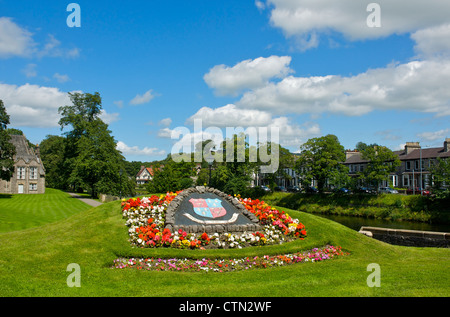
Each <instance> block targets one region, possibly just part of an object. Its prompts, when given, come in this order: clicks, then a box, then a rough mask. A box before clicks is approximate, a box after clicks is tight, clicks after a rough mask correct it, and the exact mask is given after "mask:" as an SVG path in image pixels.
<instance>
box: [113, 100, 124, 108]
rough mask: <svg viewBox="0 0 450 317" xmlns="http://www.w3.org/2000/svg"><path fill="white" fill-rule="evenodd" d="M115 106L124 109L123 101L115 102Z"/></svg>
mask: <svg viewBox="0 0 450 317" xmlns="http://www.w3.org/2000/svg"><path fill="white" fill-rule="evenodd" d="M114 104H115V105H116V106H117V107H118V108H120V109H122V108H123V100H117V101H114Z"/></svg>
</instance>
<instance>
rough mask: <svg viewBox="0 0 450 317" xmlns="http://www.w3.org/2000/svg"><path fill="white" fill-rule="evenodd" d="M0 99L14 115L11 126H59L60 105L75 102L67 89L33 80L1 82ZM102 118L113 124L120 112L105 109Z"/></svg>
mask: <svg viewBox="0 0 450 317" xmlns="http://www.w3.org/2000/svg"><path fill="white" fill-rule="evenodd" d="M0 99H2V100H3V103H4V104H5V107H6V112H7V113H8V115H9V116H10V121H11V124H10V126H11V127H37V128H54V127H59V125H58V121H59V119H60V115H59V113H58V108H59V107H61V106H67V105H71V104H72V102H71V100H70V98H69V96H68V93H67V92H64V91H61V90H59V89H58V88H55V87H44V86H38V85H30V84H25V85H22V86H17V85H8V84H1V83H0ZM100 118H101V119H102V120H103V121H104V122H105V123H107V124H110V123H112V122H115V121H117V120H119V114H118V113H108V112H106V111H105V110H104V109H102V111H101V114H100Z"/></svg>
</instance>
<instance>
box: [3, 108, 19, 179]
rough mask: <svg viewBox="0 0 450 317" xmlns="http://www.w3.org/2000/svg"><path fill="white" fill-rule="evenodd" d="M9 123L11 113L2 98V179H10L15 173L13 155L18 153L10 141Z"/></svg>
mask: <svg viewBox="0 0 450 317" xmlns="http://www.w3.org/2000/svg"><path fill="white" fill-rule="evenodd" d="M8 124H9V115H8V114H7V113H6V108H5V106H4V104H3V101H2V100H0V179H4V180H7V181H9V180H10V179H11V177H12V175H13V173H14V161H13V156H14V155H15V153H16V149H15V147H14V145H12V144H11V143H10V142H9V141H10V140H11V137H10V136H9V134H8V130H7V128H6V127H7V125H8Z"/></svg>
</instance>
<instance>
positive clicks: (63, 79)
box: [53, 73, 70, 83]
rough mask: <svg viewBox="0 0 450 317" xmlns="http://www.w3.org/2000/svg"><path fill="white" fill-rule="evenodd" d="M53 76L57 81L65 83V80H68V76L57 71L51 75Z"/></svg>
mask: <svg viewBox="0 0 450 317" xmlns="http://www.w3.org/2000/svg"><path fill="white" fill-rule="evenodd" d="M53 78H55V79H56V80H57V81H58V83H65V82H68V81H69V80H70V78H69V76H67V75H61V74H59V73H55V74H54V75H53Z"/></svg>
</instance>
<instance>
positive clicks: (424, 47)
mask: <svg viewBox="0 0 450 317" xmlns="http://www.w3.org/2000/svg"><path fill="white" fill-rule="evenodd" d="M411 38H412V39H413V40H414V41H415V42H416V45H415V46H414V50H415V51H416V53H417V54H418V55H419V56H421V57H425V58H434V57H449V56H450V23H447V24H443V25H439V26H436V27H430V28H427V29H422V30H419V31H417V32H414V33H413V34H411Z"/></svg>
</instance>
